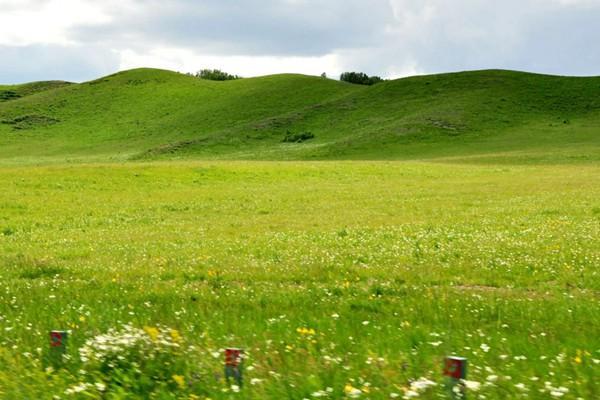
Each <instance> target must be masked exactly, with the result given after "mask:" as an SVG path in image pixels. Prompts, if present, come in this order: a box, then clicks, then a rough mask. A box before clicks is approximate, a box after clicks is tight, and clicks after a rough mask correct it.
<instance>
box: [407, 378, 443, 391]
mask: <svg viewBox="0 0 600 400" xmlns="http://www.w3.org/2000/svg"><path fill="white" fill-rule="evenodd" d="M435 385H437V384H436V383H435V382H434V381H430V380H429V379H427V378H419V379H417V380H416V381H414V382H412V383H411V384H410V388H411V389H412V390H416V391H423V390H425V389H427V388H428V387H430V386H435Z"/></svg>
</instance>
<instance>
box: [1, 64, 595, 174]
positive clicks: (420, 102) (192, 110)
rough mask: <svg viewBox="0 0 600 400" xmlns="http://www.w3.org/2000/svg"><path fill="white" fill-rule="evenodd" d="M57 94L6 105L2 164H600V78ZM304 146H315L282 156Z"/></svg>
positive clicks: (146, 76)
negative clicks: (501, 158) (505, 158)
mask: <svg viewBox="0 0 600 400" xmlns="http://www.w3.org/2000/svg"><path fill="white" fill-rule="evenodd" d="M53 85H54V86H53ZM53 85H50V84H48V85H47V87H45V88H44V90H37V91H32V92H31V93H30V94H28V95H26V96H20V97H19V98H16V99H11V100H10V101H4V102H0V164H1V163H12V162H21V161H23V162H25V161H26V160H29V161H30V162H31V161H33V160H42V159H43V160H56V161H57V162H60V160H63V161H64V160H67V159H77V160H83V161H85V160H105V161H109V160H120V161H127V160H140V159H143V160H148V159H156V158H158V159H171V158H191V159H215V158H216V159H239V158H242V159H246V158H251V159H280V160H286V159H357V158H359V159H437V158H440V159H448V158H452V159H454V158H456V157H457V158H458V159H461V158H460V156H461V155H464V156H465V158H464V159H465V160H467V159H472V158H473V157H471V156H473V155H479V154H480V155H484V157H483V159H485V154H489V155H490V156H491V157H492V158H493V154H494V153H497V152H500V153H502V154H504V153H506V152H507V151H508V152H511V151H512V152H514V154H515V157H514V159H513V160H512V162H540V161H544V160H548V159H550V158H552V156H551V154H550V155H549V153H552V152H554V154H557V158H558V159H560V160H562V161H560V160H558V161H560V162H571V161H572V160H574V159H579V158H581V157H579V156H580V155H582V154H583V155H585V159H586V160H588V159H590V160H597V159H598V158H600V157H599V156H598V154H599V150H598V147H599V141H600V138H599V135H598V131H599V130H598V127H600V78H599V77H561V76H553V75H544V74H534V73H529V72H520V71H509V70H495V69H486V70H479V71H462V72H452V73H446V74H433V75H422V76H414V77H408V78H401V79H397V80H391V81H385V82H383V83H380V84H378V85H375V86H371V87H366V86H357V85H352V84H348V83H345V82H339V81H334V80H331V79H323V78H321V77H314V76H308V75H302V74H276V75H269V76H264V77H257V78H245V79H241V80H236V81H228V82H214V81H204V80H200V79H198V78H195V77H193V76H189V75H185V74H182V73H178V72H174V71H168V70H160V69H153V68H136V69H132V70H127V71H120V72H117V73H115V74H111V75H107V76H105V77H101V78H98V79H96V80H92V81H88V82H83V83H80V84H70V83H67V82H62V83H54V84H53ZM24 86H25V85H17V86H15V87H18V88H22V87H24ZM38 86H39V85H38ZM42 86H43V85H41V86H39V88H40V89H41V88H42ZM6 87H7V86H0V92H1V91H2V90H3V89H4V88H6ZM302 132H310V133H311V135H314V139H310V140H307V141H303V142H302V143H284V142H283V138H284V137H285V135H286V134H288V133H290V134H292V135H295V134H301V133H302ZM565 148H570V149H571V150H569V152H568V154H566V153H565V154H563V153H561V152H562V150H561V149H565ZM517 153H518V154H521V155H516V154H517ZM529 153H530V156H523V155H522V154H529ZM559 153H560V154H559ZM544 162H545V161H544Z"/></svg>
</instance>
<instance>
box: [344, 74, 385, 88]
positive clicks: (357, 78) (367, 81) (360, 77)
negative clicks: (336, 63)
mask: <svg viewBox="0 0 600 400" xmlns="http://www.w3.org/2000/svg"><path fill="white" fill-rule="evenodd" d="M340 80H341V81H343V82H349V83H354V84H357V85H369V86H371V85H375V84H377V83H379V82H383V79H381V78H380V77H379V76H369V75H367V74H365V73H364V72H344V73H343V74H342V75H341V76H340Z"/></svg>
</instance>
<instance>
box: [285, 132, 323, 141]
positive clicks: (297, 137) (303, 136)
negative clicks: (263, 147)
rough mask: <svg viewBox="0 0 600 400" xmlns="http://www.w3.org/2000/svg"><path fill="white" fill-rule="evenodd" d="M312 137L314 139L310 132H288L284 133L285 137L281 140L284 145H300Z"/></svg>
mask: <svg viewBox="0 0 600 400" xmlns="http://www.w3.org/2000/svg"><path fill="white" fill-rule="evenodd" d="M314 137H315V135H313V134H312V133H311V132H299V133H292V132H290V131H287V132H286V133H285V137H284V138H283V142H284V143H302V142H305V141H307V140H310V139H313V138H314Z"/></svg>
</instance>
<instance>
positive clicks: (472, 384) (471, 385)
mask: <svg viewBox="0 0 600 400" xmlns="http://www.w3.org/2000/svg"><path fill="white" fill-rule="evenodd" d="M461 382H462V383H463V385H465V387H466V388H467V389H468V390H472V391H474V392H476V391H478V390H479V389H480V388H481V383H479V382H477V381H468V380H466V379H461Z"/></svg>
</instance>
